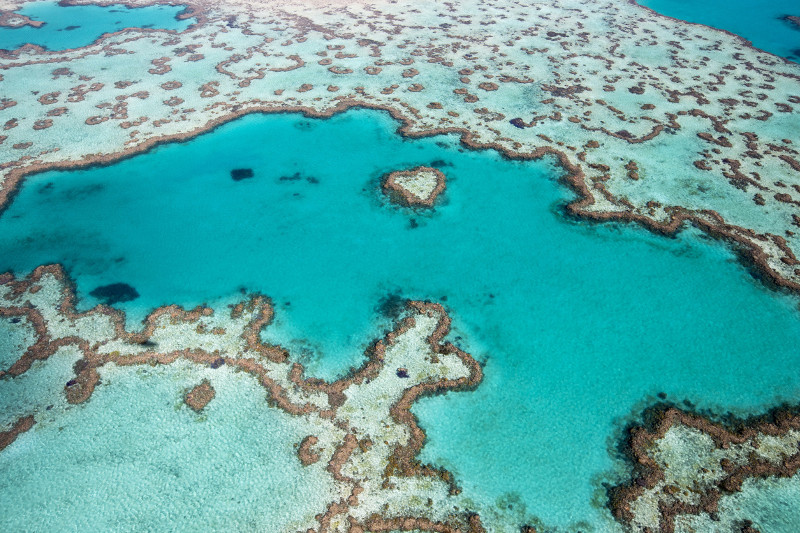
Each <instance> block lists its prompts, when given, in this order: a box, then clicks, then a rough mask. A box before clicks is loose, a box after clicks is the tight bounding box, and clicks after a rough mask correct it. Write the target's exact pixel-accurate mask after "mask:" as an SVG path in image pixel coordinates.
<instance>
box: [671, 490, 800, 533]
mask: <svg viewBox="0 0 800 533" xmlns="http://www.w3.org/2000/svg"><path fill="white" fill-rule="evenodd" d="M798 501H800V478H798V477H797V476H795V477H793V478H769V479H760V480H752V479H751V480H748V481H745V483H744V484H743V485H742V492H740V493H736V494H733V495H730V496H725V497H723V498H722V499H721V500H720V505H719V514H720V515H721V516H723V517H725V518H726V519H731V520H751V521H752V522H753V526H754V527H756V528H757V529H759V530H760V531H762V532H769V533H796V532H797V528H798V524H800V506H798V505H797V502H798ZM728 517H730V518H728ZM681 523H682V526H683V527H682V528H680V529H677V531H678V532H679V533H693V532H700V531H713V530H714V528H715V527H717V528H718V527H719V523H715V522H713V521H711V520H709V519H708V518H707V517H706V516H698V517H692V518H690V519H688V520H682V521H681ZM692 528H693V529H692Z"/></svg>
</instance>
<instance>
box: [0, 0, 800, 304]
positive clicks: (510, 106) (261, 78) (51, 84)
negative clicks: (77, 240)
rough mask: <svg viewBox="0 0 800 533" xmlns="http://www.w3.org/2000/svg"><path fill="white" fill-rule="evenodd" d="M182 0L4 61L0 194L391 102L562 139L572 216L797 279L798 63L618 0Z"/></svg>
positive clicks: (483, 137)
mask: <svg viewBox="0 0 800 533" xmlns="http://www.w3.org/2000/svg"><path fill="white" fill-rule="evenodd" d="M148 3H150V2H147V1H142V2H135V1H132V2H130V5H132V6H133V5H147V4H148ZM187 4H188V6H189V9H188V12H187V13H190V14H191V16H194V17H196V18H197V20H198V22H197V23H196V24H194V25H192V26H191V27H190V28H189V29H187V30H185V31H183V32H180V33H177V32H169V31H153V30H137V29H129V30H123V31H119V32H116V33H113V34H110V35H106V36H105V37H104V38H103V39H102V40H101V41H99V42H97V43H95V44H93V45H91V46H87V47H83V48H80V49H76V50H65V51H62V52H53V53H47V52H44V51H42V50H41V49H39V48H36V47H35V46H26V47H23V48H21V49H18V50H13V51H9V52H4V53H3V54H2V56H0V70H2V81H0V87H1V88H2V93H3V99H2V103H0V122H2V123H3V124H4V126H3V130H4V131H2V135H0V140H2V143H3V144H2V145H0V146H2V147H3V149H4V152H6V153H7V154H8V155H7V156H6V157H5V158H4V159H5V160H4V161H3V163H2V192H1V193H0V195H1V196H0V202H2V203H5V202H7V200H8V198H9V196H10V195H11V194H12V193H13V191H14V190H16V187H17V185H18V182H19V180H20V179H22V177H23V176H24V175H25V174H26V173H29V172H33V171H36V170H41V169H45V168H65V167H70V166H73V167H75V166H81V165H87V164H92V163H98V162H110V161H113V160H115V159H118V158H119V157H123V156H125V155H129V154H132V153H135V152H139V151H142V150H145V149H147V148H148V147H150V146H153V145H154V144H156V143H159V142H165V141H168V140H177V139H183V138H187V137H190V136H192V135H195V134H196V133H198V132H199V131H202V130H206V129H208V128H211V127H214V126H215V125H218V124H220V123H222V122H225V121H228V120H231V119H232V118H234V117H236V116H240V115H242V114H245V113H249V112H254V111H273V112H274V111H290V110H295V111H302V112H305V113H307V114H308V115H313V116H328V115H330V114H332V113H336V112H339V111H341V110H343V109H347V108H348V107H352V106H364V107H372V108H383V109H388V110H390V112H391V113H392V114H393V115H394V116H395V117H397V118H399V119H400V120H402V121H403V122H404V126H403V128H402V131H403V133H404V134H405V135H409V136H415V135H416V136H418V135H430V134H432V133H439V132H445V131H451V132H459V133H461V134H462V135H463V142H464V143H465V144H467V145H468V146H471V147H476V148H478V147H486V148H494V149H497V150H500V151H502V152H503V153H505V154H507V155H509V156H511V157H521V158H535V157H540V156H542V155H544V154H547V153H552V154H556V155H557V156H558V157H559V158H560V159H561V161H562V164H563V165H564V167H565V168H566V169H567V170H568V171H569V177H568V178H567V180H568V181H569V183H570V184H571V186H572V187H573V188H574V189H575V191H576V192H577V193H578V195H579V197H580V198H579V199H578V200H576V201H575V202H573V203H572V204H571V205H570V211H571V212H572V213H574V214H576V215H580V216H584V217H589V218H594V219H600V220H608V219H621V220H635V221H638V222H641V223H642V224H645V225H647V226H648V227H650V228H652V229H654V230H657V231H660V232H664V233H671V232H674V231H676V230H678V229H679V228H680V227H681V226H682V225H683V224H684V223H692V224H695V225H697V226H699V227H701V228H703V229H704V230H705V231H707V232H709V233H710V234H712V235H715V236H717V237H720V238H724V239H729V240H731V241H735V242H736V243H738V244H737V245H738V246H739V247H740V249H741V250H742V252H743V254H744V255H745V256H746V257H747V258H748V260H749V261H751V262H752V263H753V264H754V265H755V266H756V268H758V269H759V270H760V271H762V272H763V274H764V275H765V276H766V277H767V278H769V279H771V280H772V281H773V282H775V283H777V284H779V285H783V286H786V287H789V288H791V289H793V290H796V289H798V288H800V284H798V281H800V269H798V260H797V259H796V255H797V250H798V246H799V244H798V239H800V237H798V236H797V234H796V231H795V230H796V229H797V226H798V224H800V220H799V219H798V215H797V202H798V201H800V200H798V198H800V155H798V149H797V147H796V128H795V126H796V124H797V114H798V112H800V111H798V109H799V108H798V105H800V89H799V88H798V87H799V86H800V67H798V66H797V65H796V64H793V63H790V62H787V61H786V60H783V59H781V58H777V57H775V56H772V55H770V54H767V53H764V52H761V51H759V50H756V49H754V48H752V47H750V46H749V45H748V43H747V42H746V41H744V40H742V39H740V38H738V37H736V36H733V35H731V34H727V33H724V32H720V31H717V30H713V29H710V28H707V27H703V26H699V25H688V24H683V23H680V22H679V21H675V20H671V19H668V18H665V17H660V16H658V15H656V14H654V13H653V12H651V11H648V10H645V9H643V8H640V7H639V6H637V5H634V4H631V3H629V2H625V1H622V0H620V1H614V2H610V1H599V0H564V1H553V2H530V3H525V2H472V1H465V2H457V3H445V4H425V5H417V4H416V3H403V2H397V3H377V4H369V5H366V4H357V3H348V4H346V5H340V4H333V5H331V6H316V5H314V4H296V5H295V7H292V4H281V5H280V6H277V5H275V4H272V3H270V2H257V3H253V2H234V1H231V2H223V3H220V2H213V3H212V2H196V3H192V2H188V3H187ZM19 5H20V4H18V3H14V2H9V1H8V0H5V1H4V3H3V4H2V8H3V10H4V11H10V10H13V9H15V8H17V7H19ZM559 28H563V30H559ZM566 28H570V30H567V29H566ZM123 57H124V62H125V69H124V74H123V72H121V71H120V70H119V69H116V68H115V65H117V64H118V62H119V61H120V60H121V59H122V58H123ZM423 66H424V69H423V68H421V67H423ZM38 79H41V80H45V79H46V80H47V84H46V85H47V86H46V87H44V86H43V87H40V88H35V89H33V90H31V87H30V80H38Z"/></svg>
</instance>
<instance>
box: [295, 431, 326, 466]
mask: <svg viewBox="0 0 800 533" xmlns="http://www.w3.org/2000/svg"><path fill="white" fill-rule="evenodd" d="M318 442H319V439H318V438H317V437H315V436H314V435H309V436H308V437H306V438H304V439H303V440H302V441H300V444H299V446H298V447H297V457H298V458H299V459H300V462H301V463H302V464H303V466H308V465H313V464H314V463H316V462H318V461H319V460H320V457H321V456H320V454H319V453H318V452H316V451H314V446H316V445H317V443H318Z"/></svg>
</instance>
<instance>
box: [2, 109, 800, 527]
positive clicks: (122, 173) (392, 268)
mask: <svg viewBox="0 0 800 533" xmlns="http://www.w3.org/2000/svg"><path fill="white" fill-rule="evenodd" d="M397 127H398V123H397V122H395V121H393V120H392V119H391V118H390V117H388V115H386V114H384V113H379V112H375V111H366V110H351V111H348V112H346V113H344V114H340V115H337V116H335V117H333V118H331V119H327V120H316V119H307V118H304V117H303V116H301V115H297V114H278V115H250V116H247V117H244V118H242V119H239V120H237V121H235V122H232V123H229V124H226V125H224V126H222V127H220V128H218V129H216V130H215V131H214V132H212V133H208V134H205V135H202V136H200V137H198V138H195V139H193V140H191V141H189V142H186V143H182V144H171V145H164V146H161V147H158V148H156V149H154V150H152V151H151V152H149V153H147V154H144V155H140V156H136V157H133V158H130V159H127V160H125V161H122V162H119V163H117V164H115V165H113V166H107V167H95V168H91V169H87V170H81V171H68V172H48V173H43V174H39V175H34V176H31V177H30V178H28V180H27V181H26V182H25V183H24V184H23V186H22V188H21V190H20V192H19V194H18V195H17V196H16V198H15V199H14V201H13V203H12V204H11V205H10V206H9V208H8V209H7V210H6V211H5V212H4V213H3V214H2V215H0V271H5V270H13V271H14V272H16V273H19V274H24V273H26V272H28V271H30V270H31V269H33V268H34V267H36V266H38V265H40V264H44V263H53V262H58V263H62V264H64V265H65V267H66V269H67V271H68V273H69V274H70V276H72V278H73V279H74V281H75V284H76V287H77V291H78V295H79V297H80V301H79V306H80V308H82V309H87V308H89V307H91V306H93V305H94V304H96V303H98V300H97V299H95V298H93V297H91V296H90V294H89V293H90V292H91V291H92V290H93V289H95V288H97V287H98V286H103V285H108V284H111V283H117V282H122V283H127V284H130V285H131V286H133V287H135V289H136V291H137V292H138V293H139V295H140V296H139V297H138V298H137V299H135V300H132V301H129V302H126V303H121V304H118V307H120V308H122V309H124V310H126V311H127V312H128V313H129V322H130V323H131V324H132V325H135V324H136V323H137V322H138V321H140V320H141V319H142V318H143V317H144V316H145V314H146V313H147V312H148V311H149V310H151V309H152V308H154V307H156V306H159V305H162V304H168V303H178V304H182V305H185V306H192V305H196V304H198V303H201V302H215V301H223V300H230V298H231V297H235V295H236V294H238V292H239V290H240V289H241V288H245V289H246V290H248V291H260V292H263V293H264V294H267V295H269V296H271V297H272V298H273V299H274V302H275V305H276V308H277V322H276V324H275V325H273V326H270V327H269V328H267V330H265V333H264V337H265V338H266V339H268V340H270V341H280V342H282V343H285V344H286V345H287V346H288V347H290V348H291V349H292V350H294V351H295V353H297V354H300V359H301V361H302V362H303V363H305V364H307V365H308V367H309V372H310V373H311V374H314V375H319V376H323V377H326V378H328V379H332V378H333V377H335V376H337V375H341V374H342V373H343V372H346V370H347V369H348V368H349V367H350V366H353V365H358V364H359V363H360V362H361V361H362V360H363V356H362V353H363V349H364V348H365V347H366V345H367V343H368V342H369V340H371V339H372V338H374V337H376V336H378V335H379V334H380V332H381V328H383V327H386V325H388V323H389V319H388V318H387V317H385V316H382V315H381V314H380V312H379V308H380V304H381V302H382V300H383V299H385V298H386V297H387V296H388V295H392V294H395V295H400V296H403V297H407V298H417V299H421V298H427V299H431V300H434V301H438V302H442V303H443V304H444V305H445V306H446V307H447V308H448V309H449V311H450V312H451V314H452V316H453V317H454V326H455V327H454V331H453V333H452V334H451V339H453V340H454V341H455V342H456V343H457V344H459V345H460V346H462V347H463V348H464V349H466V350H468V351H470V352H471V353H472V354H473V355H474V356H475V357H476V358H478V359H479V360H481V361H483V362H484V363H485V380H484V382H483V384H482V385H481V386H480V387H479V388H478V389H477V390H476V391H474V392H468V393H453V394H448V395H445V396H440V397H434V398H427V399H424V400H422V401H420V402H419V403H418V404H417V405H416V406H415V407H414V412H415V413H416V414H417V416H419V418H420V423H421V425H422V427H424V428H425V429H426V431H427V432H428V437H429V438H428V442H427V444H426V446H425V447H424V449H423V451H422V454H421V458H422V459H423V460H424V461H430V462H434V463H436V464H438V465H443V466H445V467H447V468H449V469H451V470H452V471H453V472H454V473H455V475H456V478H457V480H458V482H459V484H460V485H461V486H462V487H463V496H464V497H465V498H468V499H471V500H473V501H474V502H475V506H474V507H475V508H476V509H477V510H479V511H481V513H482V514H483V515H484V516H485V517H486V520H487V522H490V523H491V521H492V520H495V519H496V517H494V515H495V514H502V515H505V517H506V519H507V520H510V521H511V522H513V523H515V524H516V526H517V527H518V525H519V524H521V523H522V522H523V521H528V520H532V519H533V517H539V518H541V519H542V520H543V522H544V523H545V524H548V525H549V526H550V527H559V528H569V527H571V526H575V527H580V528H582V530H583V531H592V530H594V531H608V530H610V529H609V528H613V527H614V526H613V524H611V521H610V518H609V516H608V513H607V512H606V511H605V510H604V509H603V505H604V503H605V497H604V492H603V488H602V486H601V483H602V482H613V481H616V479H617V476H618V475H619V474H620V468H621V461H620V460H619V458H618V456H617V455H616V454H615V452H614V447H615V445H616V443H617V442H618V440H619V439H620V438H621V437H622V434H621V427H622V426H623V425H624V424H626V423H627V422H629V421H631V420H632V419H633V418H634V417H637V416H638V415H639V414H640V413H641V410H642V409H643V408H644V407H645V406H646V405H649V404H651V403H652V402H654V401H655V400H656V395H657V394H658V393H659V392H663V393H665V394H666V395H667V397H668V398H669V399H671V400H673V401H676V402H681V401H683V400H684V399H688V400H689V401H691V402H693V403H694V404H696V405H697V406H699V407H703V408H705V407H708V408H713V409H717V410H720V411H725V410H728V409H730V410H733V411H734V412H736V413H739V414H744V413H749V412H753V411H757V410H760V409H762V408H763V407H764V406H767V405H771V404H774V403H776V402H780V401H783V400H790V401H795V402H796V401H797V399H798V398H799V397H800V374H798V373H796V372H787V370H786V369H790V368H797V365H798V364H800V352H798V350H797V348H796V347H797V339H798V338H800V314H799V313H798V310H797V300H796V299H793V298H790V297H788V296H786V295H782V294H779V293H776V292H772V291H769V290H768V289H766V288H764V287H763V286H762V285H761V284H759V283H758V282H757V281H755V280H754V279H753V278H752V277H751V276H750V275H749V274H748V273H747V271H746V270H745V269H744V268H743V267H742V266H741V265H740V264H739V263H738V262H737V261H736V259H735V257H734V255H733V253H732V252H731V251H730V249H729V248H728V247H727V246H726V245H724V244H722V243H719V242H715V241H710V240H709V239H707V238H704V237H703V236H702V235H700V234H699V233H697V232H696V231H693V230H687V231H686V232H684V233H682V234H680V235H679V236H677V237H676V238H665V237H661V236H657V235H653V234H651V233H649V232H647V231H645V230H644V229H642V228H640V227H637V226H634V225H620V224H613V223H609V224H589V223H580V222H574V221H570V220H568V219H566V218H565V217H564V216H563V214H562V206H563V205H564V203H565V202H567V201H568V200H569V199H571V198H572V193H571V192H570V191H568V190H566V189H565V188H564V187H563V186H561V185H559V184H558V181H557V180H558V177H559V176H560V172H561V171H560V170H559V169H558V167H556V166H555V165H554V164H553V163H552V162H551V161H548V160H544V161H538V162H517V161H509V160H505V159H503V158H502V157H500V156H499V155H497V154H496V153H494V152H490V151H484V152H476V151H470V150H466V149H464V148H462V147H461V146H460V145H459V143H458V140H457V139H456V138H455V137H452V136H438V137H433V138H426V139H418V140H404V139H403V138H402V137H400V136H399V135H397V134H396V133H395V130H396V128H397ZM422 164H425V165H435V166H438V167H439V168H441V170H442V171H443V172H444V173H445V174H446V176H447V179H448V182H447V183H448V185H447V190H446V192H445V193H444V195H443V196H442V197H441V203H440V204H439V205H438V206H437V207H436V209H435V210H434V211H430V212H418V211H411V210H408V209H403V208H398V207H395V206H393V205H390V204H387V203H386V201H385V200H384V198H383V197H382V194H381V192H380V186H379V183H380V178H381V176H382V175H383V174H384V173H386V172H389V171H392V170H396V169H405V168H409V167H413V166H417V165H422ZM237 168H251V169H252V170H253V172H254V176H253V177H252V178H250V179H244V180H241V181H234V180H233V179H231V175H230V171H231V170H232V169H237ZM95 394H96V395H97V393H95ZM135 397H136V392H135V388H131V390H130V398H131V399H132V400H133V399H135ZM95 401H98V402H100V401H102V400H101V396H99V395H98V397H97V398H95V397H93V398H92V399H91V400H90V401H89V403H88V404H87V409H91V410H93V409H95V408H94V407H92V404H93V403H94V402H95ZM215 401H216V400H215ZM212 403H213V402H212ZM230 409H232V414H231V416H239V415H237V414H236V413H237V412H238V411H237V408H236V407H235V406H234V405H231V406H230ZM86 416H88V415H86ZM97 416H100V415H97ZM220 416H222V415H220ZM158 438H160V437H158V436H156V437H153V439H154V440H155V441H157V439H158ZM54 442H57V441H54ZM31 445H34V444H31ZM99 454H100V455H101V456H102V452H99ZM175 460H176V461H179V459H178V458H176V459H175ZM40 482H41V483H44V484H46V483H47V482H46V481H42V480H40ZM48 490H49V489H48Z"/></svg>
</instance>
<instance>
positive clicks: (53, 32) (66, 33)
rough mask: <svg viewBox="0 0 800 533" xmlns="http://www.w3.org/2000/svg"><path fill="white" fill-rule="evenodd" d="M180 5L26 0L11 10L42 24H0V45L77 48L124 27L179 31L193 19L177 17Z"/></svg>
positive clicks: (61, 48) (58, 48) (8, 46)
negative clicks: (89, 3) (3, 25)
mask: <svg viewBox="0 0 800 533" xmlns="http://www.w3.org/2000/svg"><path fill="white" fill-rule="evenodd" d="M183 10H184V7H183V6H177V5H175V6H168V5H153V6H147V7H140V8H135V9H131V8H128V7H125V6H124V5H111V6H105V7H100V6H65V7H62V6H59V5H58V2H51V1H44V2H28V3H26V4H25V6H24V7H23V8H22V9H20V10H19V11H15V13H19V14H20V15H25V16H27V17H29V18H31V19H32V20H36V21H42V22H44V23H45V24H44V25H43V26H41V27H39V28H34V27H32V26H23V27H21V28H6V27H0V49H4V50H13V49H15V48H19V47H20V46H22V45H23V44H26V43H31V44H36V45H39V46H42V47H44V48H46V49H48V50H52V51H56V50H66V49H68V48H78V47H81V46H86V45H89V44H91V43H92V42H94V41H95V40H96V39H97V38H99V37H100V36H101V35H103V34H104V33H112V32H115V31H119V30H122V29H124V28H156V29H163V30H177V31H182V30H185V29H186V28H188V27H189V25H190V24H192V22H194V19H186V20H178V19H177V18H176V16H177V15H178V14H179V13H180V12H181V11H183Z"/></svg>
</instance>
